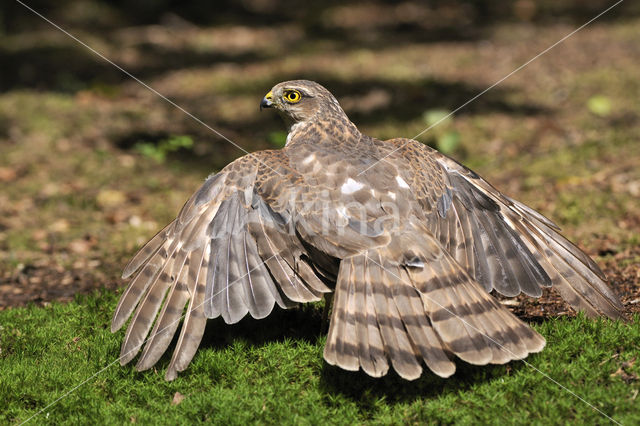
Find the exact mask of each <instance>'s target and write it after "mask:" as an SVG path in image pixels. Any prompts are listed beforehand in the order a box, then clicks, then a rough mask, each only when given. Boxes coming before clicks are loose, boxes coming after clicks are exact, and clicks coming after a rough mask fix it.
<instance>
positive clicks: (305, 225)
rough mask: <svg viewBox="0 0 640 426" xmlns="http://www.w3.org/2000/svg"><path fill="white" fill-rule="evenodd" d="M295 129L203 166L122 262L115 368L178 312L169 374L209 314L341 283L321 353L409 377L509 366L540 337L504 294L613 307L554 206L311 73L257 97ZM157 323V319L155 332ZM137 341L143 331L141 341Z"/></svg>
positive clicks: (192, 347) (302, 296) (160, 333)
mask: <svg viewBox="0 0 640 426" xmlns="http://www.w3.org/2000/svg"><path fill="white" fill-rule="evenodd" d="M260 106H261V108H274V109H276V110H277V111H278V112H279V113H280V115H282V117H283V118H284V120H285V122H286V124H287V125H288V129H289V133H288V136H287V143H286V145H285V146H284V148H282V149H280V150H267V151H259V152H254V153H251V154H248V155H245V156H244V157H241V158H239V159H237V160H235V161H234V162H232V163H231V164H229V165H228V166H226V167H225V168H224V169H222V171H220V172H219V173H216V174H213V175H211V176H209V178H207V180H206V181H205V182H204V184H203V185H202V187H201V188H200V189H199V190H198V191H197V192H196V193H195V194H194V195H193V196H192V197H191V198H190V199H189V200H188V201H187V202H186V204H185V205H184V207H183V208H182V210H181V211H180V213H179V214H178V217H177V218H176V219H175V220H174V221H173V222H171V223H170V224H169V225H167V226H166V227H165V228H164V229H163V230H162V231H160V232H159V233H158V234H157V235H156V236H155V237H153V238H152V239H151V240H150V241H149V242H148V243H147V244H146V245H145V246H144V247H142V249H140V251H139V252H138V253H137V254H136V255H135V257H133V259H132V260H131V261H130V262H129V264H128V265H127V266H126V268H125V270H124V273H123V277H125V278H126V277H129V276H131V275H133V274H136V275H135V278H133V280H132V281H131V282H130V284H129V286H128V287H127V289H126V290H125V291H124V293H123V294H122V296H121V298H120V301H119V303H118V306H117V308H116V311H115V313H114V316H113V322H112V326H111V330H112V331H116V330H118V329H120V328H121V327H122V326H123V324H124V323H125V322H126V321H127V320H128V319H129V318H130V317H131V322H130V323H129V326H128V328H127V331H126V334H125V337H124V341H123V343H122V351H121V358H120V362H121V364H123V365H124V364H126V363H128V362H129V361H131V360H132V359H133V358H134V357H135V356H136V354H137V353H138V352H139V351H140V349H141V348H142V346H143V344H144V343H145V341H146V344H145V345H144V349H143V351H142V355H141V356H140V358H139V360H138V363H137V365H136V367H137V369H138V370H145V369H148V368H150V367H151V366H153V365H154V364H155V363H156V362H157V361H158V359H159V358H160V357H161V356H162V354H163V353H164V352H165V351H166V349H167V348H168V346H169V344H170V342H171V340H172V338H173V336H174V334H175V333H176V331H177V329H178V326H179V323H180V322H181V319H182V317H183V315H184V321H182V327H181V330H180V335H179V338H178V340H177V343H176V347H175V350H174V352H173V357H172V358H171V361H170V363H169V366H168V369H167V373H166V379H167V380H172V379H174V378H176V376H177V372H179V371H183V370H184V369H186V368H187V366H188V364H189V363H190V361H191V359H192V358H193V356H194V354H195V352H196V350H197V348H198V346H199V344H200V341H201V339H202V335H203V333H204V328H205V325H206V322H207V319H208V318H216V317H218V316H222V318H223V319H224V321H225V322H226V323H228V324H233V323H236V322H238V321H240V320H241V319H242V318H243V317H245V316H246V315H247V313H248V314H250V315H251V316H252V317H253V318H264V317H266V316H267V315H269V313H270V312H271V311H272V309H273V307H274V305H275V304H277V305H278V306H280V307H281V308H290V307H293V306H295V305H296V304H298V303H303V302H313V301H318V300H320V299H321V297H322V296H323V295H325V294H327V293H333V294H335V298H334V301H333V308H332V313H331V319H330V325H329V333H328V337H327V341H326V345H325V348H324V358H325V360H326V361H327V362H328V363H329V364H332V365H337V366H339V367H341V368H343V369H346V370H354V371H355V370H358V369H362V370H363V371H364V372H365V373H367V374H368V375H370V376H373V377H380V376H384V375H385V374H387V372H388V371H389V367H390V366H392V367H393V369H394V370H395V371H396V372H397V374H398V375H400V376H401V377H403V378H404V379H407V380H413V379H416V378H418V377H419V376H420V375H421V373H422V370H423V365H426V366H427V367H428V368H429V369H430V370H431V371H432V372H433V373H435V374H437V375H438V376H441V377H448V376H450V375H452V374H453V373H454V372H455V369H456V366H455V362H454V361H455V359H456V358H459V359H461V360H463V361H466V362H468V363H471V364H476V365H485V364H489V363H493V364H503V363H506V362H508V361H510V360H515V359H522V358H524V357H526V356H527V355H528V354H529V353H533V352H538V351H540V350H542V348H543V347H544V345H545V340H544V338H543V337H542V336H541V335H539V334H538V333H537V332H535V331H534V330H533V329H531V328H530V327H529V326H528V325H527V324H525V323H524V322H522V321H521V320H520V319H518V318H517V317H516V316H514V315H513V314H512V313H510V312H509V310H507V309H506V308H505V307H504V306H503V305H501V304H500V303H499V302H498V301H497V300H496V299H495V298H494V297H493V296H492V295H491V294H490V292H491V291H492V290H495V291H496V292H497V293H500V294H502V295H505V296H516V295H518V294H520V293H524V294H526V295H529V296H533V297H537V296H540V295H541V293H542V289H543V288H544V287H549V286H554V287H555V288H556V289H557V290H558V291H559V292H560V294H561V295H562V297H563V298H564V299H565V300H566V301H567V302H568V303H569V304H570V305H571V306H573V307H574V308H576V309H579V310H583V311H585V312H586V314H588V315H591V316H596V315H606V316H608V317H610V318H620V317H622V311H623V306H622V304H621V303H620V301H619V300H618V298H617V296H616V295H615V294H614V293H613V291H612V290H611V289H610V288H608V286H607V284H606V278H605V276H604V274H603V273H602V271H601V270H600V269H599V268H598V266H597V265H596V264H595V262H594V261H593V260H592V259H590V258H589V257H588V256H587V255H586V254H585V253H583V252H582V251H580V249H578V248H577V247H576V246H575V245H573V244H572V243H571V242H569V241H568V240H567V239H565V238H564V237H563V236H562V235H560V234H559V233H558V231H559V228H558V227H557V226H556V225H555V224H554V223H553V222H551V221H550V220H549V219H547V218H545V217H544V216H542V215H541V214H540V213H538V212H536V211H534V210H533V209H531V208H529V207H527V206H526V205H524V204H522V203H520V202H518V201H516V200H514V199H512V198H509V197H508V196H506V195H504V194H502V193H501V192H499V191H498V190H496V189H495V188H494V187H493V186H492V185H491V184H489V183H488V182H487V181H485V180H484V179H482V178H481V177H480V176H478V175H477V174H476V173H474V172H473V171H471V170H469V169H468V168H466V167H464V166H462V165H461V164H459V163H457V162H456V161H455V160H452V159H451V158H449V157H447V156H445V155H443V154H441V153H439V152H437V151H435V150H433V149H431V148H429V147H427V146H425V145H424V144H422V143H420V142H417V141H415V140H410V139H391V140H387V141H382V140H378V139H375V138H372V137H369V136H367V135H364V134H362V133H360V131H358V129H357V128H356V126H355V125H354V124H353V123H352V122H351V121H350V120H349V118H348V117H347V115H346V114H345V113H344V111H343V110H342V108H341V107H340V105H339V103H338V101H337V100H336V99H335V97H334V96H333V95H332V94H331V93H330V92H329V91H328V90H327V89H325V88H324V87H322V86H321V85H319V84H318V83H315V82H312V81H306V80H296V81H287V82H283V83H279V84H277V85H276V86H274V87H273V88H272V90H271V91H270V92H269V93H267V95H266V96H265V97H264V98H263V99H262V101H261V104H260ZM152 326H153V329H152ZM147 337H148V338H147Z"/></svg>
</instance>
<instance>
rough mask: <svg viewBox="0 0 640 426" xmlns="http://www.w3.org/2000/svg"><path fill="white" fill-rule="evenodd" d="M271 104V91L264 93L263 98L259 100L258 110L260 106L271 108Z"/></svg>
mask: <svg viewBox="0 0 640 426" xmlns="http://www.w3.org/2000/svg"><path fill="white" fill-rule="evenodd" d="M271 106H273V92H269V93H267V94H266V95H264V98H262V100H261V101H260V111H262V108H271Z"/></svg>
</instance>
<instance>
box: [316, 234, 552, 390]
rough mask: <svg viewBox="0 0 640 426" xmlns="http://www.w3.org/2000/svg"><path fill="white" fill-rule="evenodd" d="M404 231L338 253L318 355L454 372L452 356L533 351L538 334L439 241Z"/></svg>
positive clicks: (473, 359) (383, 369)
mask: <svg viewBox="0 0 640 426" xmlns="http://www.w3.org/2000/svg"><path fill="white" fill-rule="evenodd" d="M415 235H417V234H416V233H407V234H403V235H400V236H398V237H396V238H394V239H393V240H392V241H391V243H390V244H389V245H387V246H384V247H378V248H375V249H370V250H368V251H366V252H363V253H360V254H357V255H354V256H352V257H348V258H345V259H343V260H342V262H341V264H340V271H339V274H338V280H337V284H336V295H335V302H334V307H333V313H332V317H331V324H330V328H329V335H328V337H327V343H326V346H325V349H324V358H325V360H326V361H327V362H328V363H329V364H332V365H338V366H340V367H341V368H343V369H346V370H352V371H355V370H358V369H359V368H362V370H363V371H365V372H366V373H367V374H369V375H370V376H373V377H380V376H383V375H385V374H386V373H387V371H388V369H389V360H390V361H391V365H392V366H393V368H394V370H395V371H396V372H397V373H398V374H399V375H400V376H401V377H402V378H404V379H407V380H413V379H417V378H418V377H419V376H420V375H421V374H422V365H421V364H422V361H424V362H425V364H426V365H427V367H429V369H431V371H433V372H434V373H435V374H437V375H439V376H441V377H449V376H451V375H452V374H453V373H454V372H455V369H456V367H455V364H454V362H453V360H454V358H455V357H458V358H460V359H462V360H464V361H466V362H468V363H471V364H476V365H485V364H489V363H492V364H504V363H506V362H509V361H511V360H514V359H523V358H525V357H526V356H527V355H528V354H529V353H533V352H539V351H541V350H542V348H543V347H544V345H545V340H544V338H543V337H542V336H540V335H539V334H538V333H536V332H535V331H534V330H532V329H531V328H530V327H529V326H528V325H526V324H525V323H523V322H522V321H520V320H519V319H518V318H516V317H515V316H514V315H513V314H511V313H510V312H509V311H508V310H507V309H506V308H504V307H503V306H502V305H501V304H500V303H498V302H497V301H496V300H495V299H494V298H493V297H492V296H491V295H489V294H487V293H486V291H485V290H484V288H483V287H482V286H481V285H480V284H479V283H477V282H476V281H474V280H473V279H472V278H471V277H470V276H469V274H468V273H467V272H466V271H465V270H464V269H463V268H462V267H461V266H460V265H459V264H458V263H457V262H456V261H455V260H454V259H453V258H452V257H451V256H450V255H449V254H448V253H447V252H445V251H444V250H443V249H442V247H441V246H440V244H439V242H438V241H437V240H436V239H435V238H433V237H429V236H425V235H424V234H422V235H420V237H417V236H415Z"/></svg>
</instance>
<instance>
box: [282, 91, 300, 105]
mask: <svg viewBox="0 0 640 426" xmlns="http://www.w3.org/2000/svg"><path fill="white" fill-rule="evenodd" d="M282 96H283V97H284V100H285V101H287V102H289V103H290V104H295V103H296V102H300V99H302V95H301V94H300V92H298V91H297V90H287V91H286V92H284V93H283V94H282Z"/></svg>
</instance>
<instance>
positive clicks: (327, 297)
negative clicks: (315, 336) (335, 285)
mask: <svg viewBox="0 0 640 426" xmlns="http://www.w3.org/2000/svg"><path fill="white" fill-rule="evenodd" d="M332 304H333V293H325V294H324V309H323V310H322V323H321V325H320V332H321V333H326V332H328V331H329V310H330V309H331V305H332Z"/></svg>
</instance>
